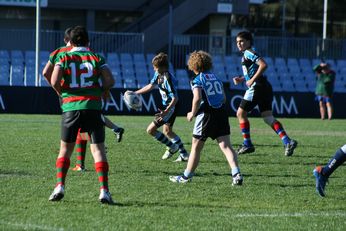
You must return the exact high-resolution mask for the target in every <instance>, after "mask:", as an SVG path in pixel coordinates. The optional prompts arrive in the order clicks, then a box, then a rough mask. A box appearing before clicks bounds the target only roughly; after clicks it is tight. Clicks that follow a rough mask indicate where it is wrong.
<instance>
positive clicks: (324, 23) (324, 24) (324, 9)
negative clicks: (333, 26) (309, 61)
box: [322, 0, 328, 53]
mask: <svg viewBox="0 0 346 231" xmlns="http://www.w3.org/2000/svg"><path fill="white" fill-rule="evenodd" d="M327 13H328V0H324V7H323V37H322V39H323V40H322V53H324V49H325V44H324V43H325V40H326V38H327Z"/></svg>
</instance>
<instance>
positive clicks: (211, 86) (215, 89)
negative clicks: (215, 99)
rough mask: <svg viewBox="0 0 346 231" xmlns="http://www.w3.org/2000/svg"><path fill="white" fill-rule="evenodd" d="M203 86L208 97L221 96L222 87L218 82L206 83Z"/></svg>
mask: <svg viewBox="0 0 346 231" xmlns="http://www.w3.org/2000/svg"><path fill="white" fill-rule="evenodd" d="M205 85H206V86H207V94H208V95H215V94H216V93H217V94H222V86H221V84H220V82H217V81H214V82H206V83H205Z"/></svg>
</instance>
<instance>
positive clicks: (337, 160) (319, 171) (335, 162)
mask: <svg viewBox="0 0 346 231" xmlns="http://www.w3.org/2000/svg"><path fill="white" fill-rule="evenodd" d="M345 161H346V144H344V146H342V147H341V148H340V149H338V150H337V151H336V152H335V154H334V157H333V158H331V159H330V160H329V162H328V164H326V165H325V166H324V167H323V166H317V167H316V168H315V169H314V171H313V174H314V176H315V178H316V192H317V193H318V194H319V195H320V196H321V197H324V196H325V195H326V194H325V187H326V183H327V182H328V178H329V176H330V175H332V173H333V172H334V171H335V170H336V169H337V168H338V167H339V166H341V165H342V164H343V163H344V162H345Z"/></svg>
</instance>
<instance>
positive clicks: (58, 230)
mask: <svg viewBox="0 0 346 231" xmlns="http://www.w3.org/2000/svg"><path fill="white" fill-rule="evenodd" d="M0 225H5V226H8V227H16V228H19V229H22V230H48V231H64V230H65V229H64V228H56V227H50V226H47V225H36V224H30V223H26V224H22V223H13V222H5V221H0Z"/></svg>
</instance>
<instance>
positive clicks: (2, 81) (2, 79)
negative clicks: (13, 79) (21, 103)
mask: <svg viewBox="0 0 346 231" xmlns="http://www.w3.org/2000/svg"><path fill="white" fill-rule="evenodd" d="M0 85H1V86H9V85H10V67H9V64H8V63H7V65H5V64H1V63H0Z"/></svg>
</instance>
